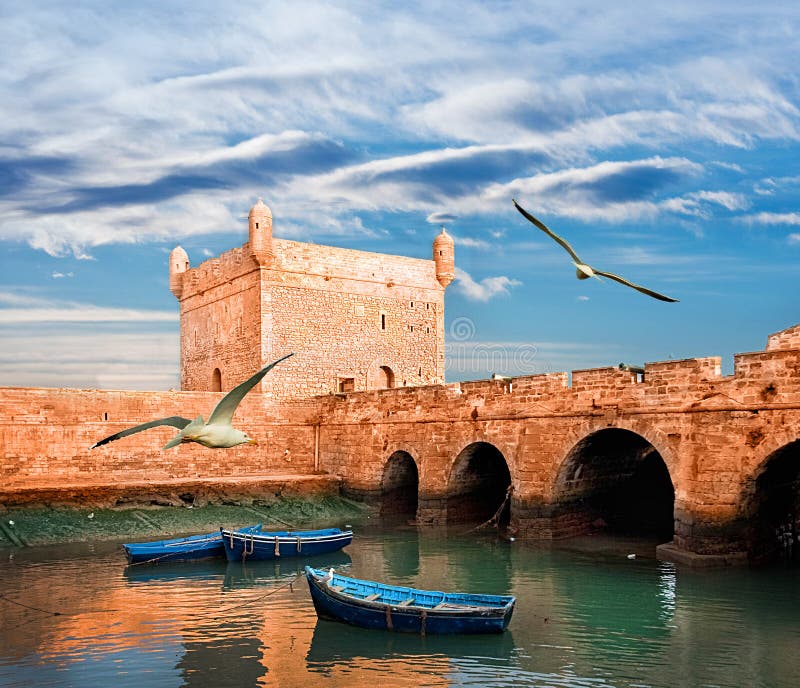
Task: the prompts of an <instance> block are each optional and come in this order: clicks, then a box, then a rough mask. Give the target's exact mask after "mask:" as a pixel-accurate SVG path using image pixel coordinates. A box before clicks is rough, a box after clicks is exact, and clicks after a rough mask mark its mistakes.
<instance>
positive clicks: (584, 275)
mask: <svg viewBox="0 0 800 688" xmlns="http://www.w3.org/2000/svg"><path fill="white" fill-rule="evenodd" d="M512 200H513V199H512ZM514 207H515V208H516V209H517V210H519V212H520V213H522V216H523V217H524V218H525V219H526V220H529V221H530V222H532V223H533V224H535V225H536V226H537V227H538V228H539V229H541V230H542V231H543V232H544V233H545V234H547V235H548V236H549V237H550V238H552V239H555V240H556V241H557V242H558V243H559V244H560V245H561V246H562V247H563V248H564V249H566V251H567V253H569V255H570V256H572V262H573V263H574V264H575V268H576V273H577V275H578V279H589V278H590V277H597V276H598V275H600V276H602V277H608V279H611V280H614V281H615V282H619V283H620V284H624V285H625V286H626V287H631V288H633V289H635V290H636V291H640V292H642V294H647V295H648V296H652V297H653V298H654V299H658V300H659V301H669V302H670V303H675V302H677V301H678V299H673V298H671V297H669V296H664V294H659V293H658V292H657V291H653V290H652V289H648V288H647V287H642V286H640V285H638V284H634V283H633V282H629V281H628V280H626V279H624V278H622V277H620V276H619V275H615V274H614V273H612V272H603V271H602V270H597V269H596V268H593V267H592V266H591V265H587V264H586V263H584V262H583V261H582V260H581V259H580V258H578V254H577V253H575V251H574V250H573V248H572V246H570V245H569V244H568V243H567V242H566V241H565V240H564V239H562V238H561V237H560V236H558V234H556V233H555V232H553V231H551V230H550V229H548V228H547V227H546V226H545V224H544V223H543V222H540V221H539V220H537V219H536V218H535V217H534V216H533V215H531V214H530V213H529V212H527V211H526V210H525V209H524V208H522V207H521V206H520V205H519V204H518V203H517V202H516V201H514Z"/></svg>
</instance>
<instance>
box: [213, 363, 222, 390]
mask: <svg viewBox="0 0 800 688" xmlns="http://www.w3.org/2000/svg"><path fill="white" fill-rule="evenodd" d="M211 391H212V392H221V391H222V372H221V371H220V369H219V368H214V372H213V373H211Z"/></svg>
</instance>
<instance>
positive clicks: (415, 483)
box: [381, 451, 419, 519]
mask: <svg viewBox="0 0 800 688" xmlns="http://www.w3.org/2000/svg"><path fill="white" fill-rule="evenodd" d="M418 492H419V472H418V471H417V464H416V462H415V461H414V458H413V457H412V456H411V454H409V453H408V452H405V451H396V452H394V453H393V454H392V455H391V456H390V457H389V460H388V461H387V462H386V466H385V467H384V469H383V478H382V479H381V516H387V517H392V518H405V519H409V518H412V519H413V518H415V517H416V515H417V499H418Z"/></svg>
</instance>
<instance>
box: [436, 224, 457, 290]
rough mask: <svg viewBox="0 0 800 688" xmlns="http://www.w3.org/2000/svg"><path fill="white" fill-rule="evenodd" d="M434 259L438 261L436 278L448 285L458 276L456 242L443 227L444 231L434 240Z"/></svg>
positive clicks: (440, 282)
mask: <svg viewBox="0 0 800 688" xmlns="http://www.w3.org/2000/svg"><path fill="white" fill-rule="evenodd" d="M433 260H434V262H435V263H436V279H437V281H438V282H439V284H441V285H442V286H443V287H447V285H448V284H450V282H452V281H453V280H454V279H455V277H456V255H455V242H454V241H453V237H451V236H450V235H449V234H448V233H447V232H446V231H445V229H444V227H442V233H441V234H439V235H438V236H437V237H436V238H435V239H434V240H433Z"/></svg>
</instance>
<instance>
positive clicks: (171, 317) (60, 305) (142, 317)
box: [0, 292, 178, 324]
mask: <svg viewBox="0 0 800 688" xmlns="http://www.w3.org/2000/svg"><path fill="white" fill-rule="evenodd" d="M0 304H2V305H0V324H11V323H57V322H72V323H78V322H84V323H100V322H106V323H110V322H171V323H176V322H177V321H178V314H177V312H171V311H151V310H136V309H132V308H108V307H103V306H95V305H92V304H86V303H75V302H71V301H59V300H52V299H43V298H39V297H32V296H25V295H20V294H15V293H13V292H0Z"/></svg>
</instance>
